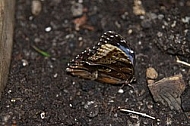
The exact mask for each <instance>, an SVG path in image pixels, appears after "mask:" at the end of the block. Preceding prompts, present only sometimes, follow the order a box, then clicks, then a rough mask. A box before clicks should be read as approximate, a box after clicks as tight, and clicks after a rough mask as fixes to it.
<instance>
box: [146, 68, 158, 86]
mask: <svg viewBox="0 0 190 126" xmlns="http://www.w3.org/2000/svg"><path fill="white" fill-rule="evenodd" d="M157 77H158V73H157V71H156V70H155V69H154V68H152V67H149V68H147V70H146V78H147V83H148V84H152V83H154V82H155V79H156V78H157Z"/></svg>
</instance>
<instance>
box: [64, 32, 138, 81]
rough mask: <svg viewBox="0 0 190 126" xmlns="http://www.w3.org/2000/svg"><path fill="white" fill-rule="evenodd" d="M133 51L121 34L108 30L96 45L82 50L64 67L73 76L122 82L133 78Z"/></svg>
mask: <svg viewBox="0 0 190 126" xmlns="http://www.w3.org/2000/svg"><path fill="white" fill-rule="evenodd" d="M134 56H135V55H134V52H133V51H132V50H131V49H130V48H129V46H128V44H127V42H126V41H125V40H124V39H123V38H122V36H121V35H119V34H117V33H115V32H113V31H108V32H106V33H104V34H103V35H102V36H101V38H100V41H99V43H98V44H97V45H95V46H94V47H93V48H92V49H87V50H85V51H83V52H82V53H81V54H80V55H78V56H76V58H75V59H73V60H72V61H71V62H70V63H69V64H68V67H67V69H66V71H67V72H68V73H70V74H71V75H73V76H79V77H82V78H85V79H91V80H97V81H100V82H103V83H111V84H122V83H129V82H131V81H133V79H134Z"/></svg>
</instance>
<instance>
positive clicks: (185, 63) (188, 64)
mask: <svg viewBox="0 0 190 126" xmlns="http://www.w3.org/2000/svg"><path fill="white" fill-rule="evenodd" d="M176 62H177V63H181V64H183V65H186V66H189V67H190V63H187V62H185V61H182V60H180V59H179V58H178V57H177V56H176Z"/></svg>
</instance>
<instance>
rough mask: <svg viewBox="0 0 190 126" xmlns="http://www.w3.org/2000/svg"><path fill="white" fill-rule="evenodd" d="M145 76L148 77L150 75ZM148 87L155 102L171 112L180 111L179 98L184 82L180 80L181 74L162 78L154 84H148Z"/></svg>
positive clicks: (183, 88)
mask: <svg viewBox="0 0 190 126" xmlns="http://www.w3.org/2000/svg"><path fill="white" fill-rule="evenodd" d="M147 75H148V76H149V75H152V74H147ZM147 75H146V76H147ZM148 87H149V90H150V92H151V93H152V96H153V98H154V100H155V102H161V103H162V104H163V105H168V106H169V107H170V109H172V110H173V109H175V110H177V111H181V110H182V109H181V98H180V96H181V94H182V93H183V91H184V90H185V82H184V80H183V78H182V74H178V75H175V76H172V77H168V78H163V79H162V80H159V81H157V82H154V83H148Z"/></svg>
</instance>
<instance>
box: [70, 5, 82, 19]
mask: <svg viewBox="0 0 190 126" xmlns="http://www.w3.org/2000/svg"><path fill="white" fill-rule="evenodd" d="M71 12H72V15H73V17H78V16H82V14H83V5H82V4H81V3H76V2H73V4H72V6H71Z"/></svg>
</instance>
